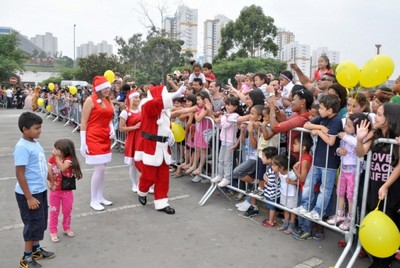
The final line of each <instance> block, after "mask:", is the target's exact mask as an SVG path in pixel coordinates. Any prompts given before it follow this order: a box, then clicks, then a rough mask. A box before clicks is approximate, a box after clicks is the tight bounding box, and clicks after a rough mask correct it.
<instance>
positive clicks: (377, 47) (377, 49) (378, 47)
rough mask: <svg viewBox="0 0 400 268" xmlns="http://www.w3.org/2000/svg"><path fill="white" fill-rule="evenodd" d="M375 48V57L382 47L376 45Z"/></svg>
mask: <svg viewBox="0 0 400 268" xmlns="http://www.w3.org/2000/svg"><path fill="white" fill-rule="evenodd" d="M375 46H376V55H379V53H380V49H381V46H382V45H381V44H376V45H375Z"/></svg>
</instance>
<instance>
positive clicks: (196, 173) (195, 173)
mask: <svg viewBox="0 0 400 268" xmlns="http://www.w3.org/2000/svg"><path fill="white" fill-rule="evenodd" d="M200 173H201V171H200V170H198V169H196V170H195V171H193V172H192V174H190V175H193V176H197V175H200Z"/></svg>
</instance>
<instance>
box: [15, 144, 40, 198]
mask: <svg viewBox="0 0 400 268" xmlns="http://www.w3.org/2000/svg"><path fill="white" fill-rule="evenodd" d="M14 163H15V166H16V167H18V166H25V178H26V182H27V183H28V187H29V191H30V192H31V194H38V193H42V192H44V191H46V189H47V183H46V180H47V161H46V156H45V155H44V150H43V148H42V146H41V145H40V144H39V143H38V142H37V141H33V142H31V141H28V140H25V139H23V138H20V139H19V141H18V142H17V145H15V148H14ZM15 192H16V193H18V194H24V192H23V191H22V189H21V186H20V185H19V183H18V181H17V183H16V185H15Z"/></svg>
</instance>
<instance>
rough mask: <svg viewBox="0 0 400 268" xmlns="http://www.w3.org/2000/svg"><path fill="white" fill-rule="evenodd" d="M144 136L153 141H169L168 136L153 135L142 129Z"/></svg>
mask: <svg viewBox="0 0 400 268" xmlns="http://www.w3.org/2000/svg"><path fill="white" fill-rule="evenodd" d="M142 137H143V138H145V139H148V140H152V141H158V142H167V140H168V137H164V136H157V135H153V134H150V133H147V132H144V131H142Z"/></svg>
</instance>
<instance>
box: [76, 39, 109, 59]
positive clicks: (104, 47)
mask: <svg viewBox="0 0 400 268" xmlns="http://www.w3.org/2000/svg"><path fill="white" fill-rule="evenodd" d="M98 53H107V54H108V55H109V56H111V55H112V54H113V46H112V45H109V44H108V43H107V42H106V41H102V42H101V43H98V44H97V45H95V44H94V43H93V42H92V41H89V42H88V43H87V44H82V45H80V46H79V47H77V58H84V57H87V56H89V55H91V54H98Z"/></svg>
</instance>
